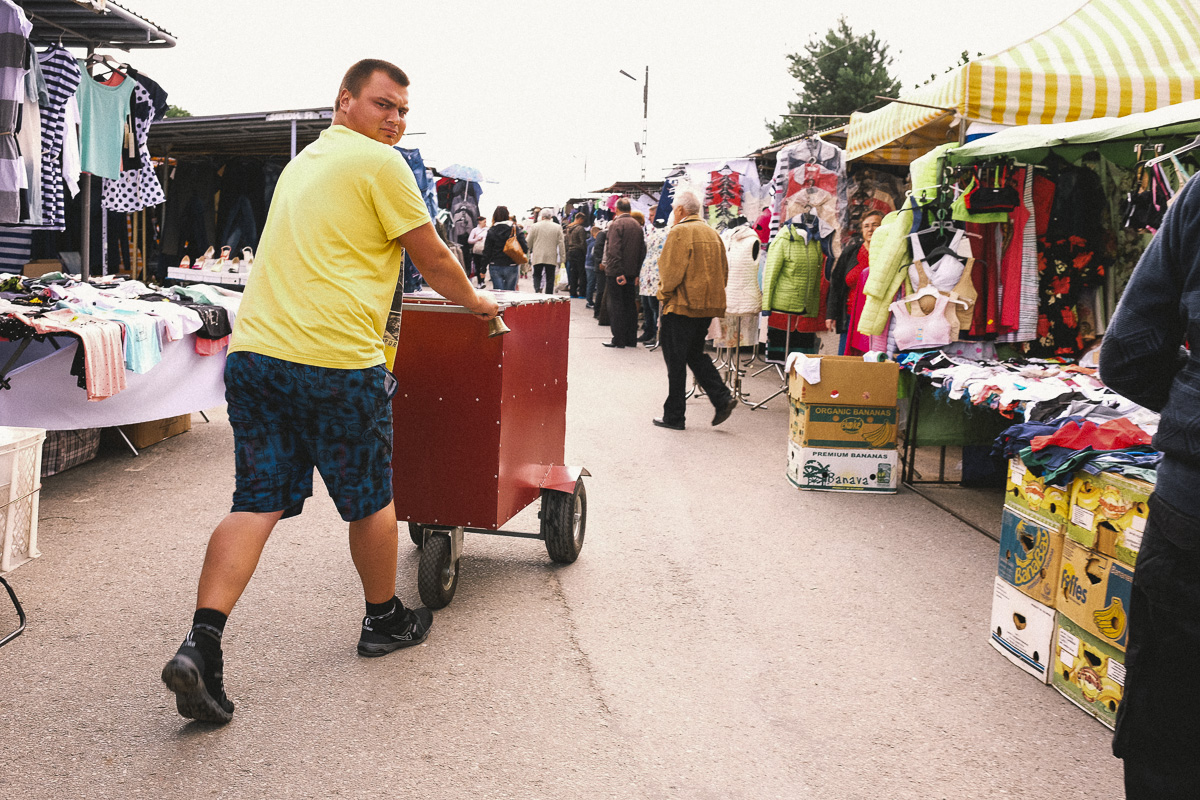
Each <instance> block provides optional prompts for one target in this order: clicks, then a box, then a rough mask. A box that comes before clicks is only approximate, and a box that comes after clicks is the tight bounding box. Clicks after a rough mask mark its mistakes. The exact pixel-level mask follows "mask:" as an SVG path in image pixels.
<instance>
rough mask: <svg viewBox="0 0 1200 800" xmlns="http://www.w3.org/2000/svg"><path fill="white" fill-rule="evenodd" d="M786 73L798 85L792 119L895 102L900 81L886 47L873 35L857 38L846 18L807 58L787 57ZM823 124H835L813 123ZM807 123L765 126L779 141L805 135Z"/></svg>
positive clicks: (814, 43) (808, 46) (812, 45)
mask: <svg viewBox="0 0 1200 800" xmlns="http://www.w3.org/2000/svg"><path fill="white" fill-rule="evenodd" d="M788 61H789V62H790V64H791V65H790V66H789V67H788V73H789V74H790V75H791V76H792V77H793V78H795V79H796V80H798V81H799V82H800V89H799V90H798V91H797V93H796V94H797V99H796V100H794V101H792V102H790V103H788V113H789V114H845V115H847V116H848V115H849V114H850V113H851V112H853V111H862V110H864V109H866V108H867V107H868V106H877V105H879V104H880V103H881V102H882V101H878V100H876V99H875V97H876V95H883V96H885V97H895V93H896V92H898V91H900V81H899V80H898V79H896V78H895V77H894V76H893V75H892V74H891V71H890V68H891V66H892V57H891V56H890V55H888V46H887V45H886V44H885V43H884V42H882V41H881V40H880V39H878V38H877V37H876V36H875V31H871V32H870V33H867V34H865V35H863V36H857V35H855V33H854V31H852V30H851V29H850V25H849V24H847V22H846V18H845V17H841V18H839V19H838V23H837V25H836V26H835V27H833V28H831V29H830V30H829V31H828V32H827V33H826V34H825V35H824V36H823V37H821V38H814V39H813V40H812V41H811V42H809V43H808V44H806V45H805V46H804V52H802V53H792V54H791V55H789V56H788ZM813 122H814V124H815V125H816V126H820V125H821V123H822V122H829V123H836V122H837V120H813ZM808 128H809V120H807V119H804V118H801V117H782V118H781V120H780V121H779V122H778V123H772V122H768V123H767V131H768V132H770V134H771V136H772V138H773V139H774V140H775V141H778V140H780V139H787V138H788V137H791V136H797V135H799V134H802V133H804V132H805V131H806V130H808Z"/></svg>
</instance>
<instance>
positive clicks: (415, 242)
mask: <svg viewBox="0 0 1200 800" xmlns="http://www.w3.org/2000/svg"><path fill="white" fill-rule="evenodd" d="M400 244H401V246H403V247H404V250H405V251H406V252H407V253H408V255H409V257H410V258H412V260H413V263H414V264H416V265H417V269H418V270H420V271H421V275H422V276H423V277H424V278H425V282H426V283H428V284H429V286H430V288H432V289H433V290H434V291H435V292H437V293H438V294H440V295H441V296H442V297H444V298H446V299H447V300H449V301H451V302H454V303H458V304H459V305H460V306H462V307H464V308H465V309H467V310H468V311H470V312H471V313H472V314H479V315H480V316H482V317H484V318H485V319H491V318H492V317H494V316H496V315H497V314H499V313H500V307H499V306H498V305H496V298H495V297H493V296H492V293H491V292H481V291H478V290H477V289H476V288H475V287H474V286H472V285H471V281H470V279H469V278H467V273H465V272H463V268H462V265H461V264H459V263H458V259H457V258H455V257H454V254H453V253H451V252H450V248H448V247H446V243H445V242H443V241H442V239H441V237H440V236H438V235H437V231H436V230H434V228H433V223H432V222H427V223H425V224H424V225H422V226H421V227H419V228H413V229H412V230H411V231H409V232H408V233H405V234H402V235H401V236H400Z"/></svg>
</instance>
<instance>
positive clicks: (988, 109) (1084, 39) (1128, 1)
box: [847, 0, 1200, 163]
mask: <svg viewBox="0 0 1200 800" xmlns="http://www.w3.org/2000/svg"><path fill="white" fill-rule="evenodd" d="M1197 98H1200V4H1197V3H1196V2H1194V0H1192V1H1189V0H1091V1H1090V2H1088V3H1087V4H1086V5H1084V6H1083V7H1082V8H1080V9H1079V10H1078V11H1076V12H1075V13H1074V14H1072V15H1071V16H1070V17H1068V18H1067V19H1066V20H1064V21H1063V22H1061V23H1059V24H1058V25H1055V26H1054V27H1053V28H1050V29H1049V30H1048V31H1046V32H1045V33H1042V34H1040V35H1038V36H1035V37H1033V38H1032V39H1029V40H1028V41H1025V42H1022V43H1021V44H1018V45H1016V46H1015V47H1011V48H1009V49H1007V50H1004V51H1002V52H1000V53H997V54H996V55H992V56H988V57H986V58H981V59H979V60H977V61H972V62H971V63H970V64H968V65H966V66H965V67H962V68H960V69H958V70H956V71H955V72H954V73H951V74H950V75H947V76H945V77H944V78H942V79H941V80H939V81H936V82H934V83H933V84H930V85H929V86H925V87H922V88H921V89H918V90H916V91H914V92H912V93H910V94H907V95H904V96H903V97H902V98H901V99H903V100H908V101H910V102H917V103H924V104H926V105H931V106H937V107H938V108H941V109H947V110H946V111H939V110H935V109H933V108H922V107H920V106H904V104H901V103H891V104H889V105H888V106H885V107H884V108H881V109H880V110H878V111H875V112H872V113H870V114H856V115H854V117H852V118H851V120H850V125H849V128H848V131H847V140H848V141H847V156H848V157H849V158H860V157H862V156H865V155H866V154H868V153H874V155H873V156H872V160H883V161H891V162H893V163H906V161H905V160H906V159H907V160H911V159H912V158H913V157H916V156H917V155H920V154H921V152H924V151H925V150H928V149H931V148H932V147H933V146H936V145H937V144H939V143H941V142H944V141H946V140H947V139H949V138H956V136H957V131H956V130H952V125H953V123H954V121H955V119H956V116H957V117H958V118H966V119H968V120H981V121H986V122H995V123H1001V124H1005V125H1028V124H1045V123H1051V122H1070V121H1073V120H1077V119H1092V118H1094V117H1120V116H1125V115H1126V114H1132V113H1136V112H1140V111H1150V110H1153V109H1155V108H1161V107H1163V106H1167V105H1173V104H1175V103H1180V102H1183V101H1186V100H1194V99H1197ZM923 129H927V130H923ZM881 149H883V151H882V152H878V151H880V150H881Z"/></svg>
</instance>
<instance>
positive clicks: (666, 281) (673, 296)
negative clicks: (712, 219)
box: [654, 191, 737, 431]
mask: <svg viewBox="0 0 1200 800" xmlns="http://www.w3.org/2000/svg"><path fill="white" fill-rule="evenodd" d="M672 213H673V215H674V219H675V227H673V228H672V229H671V232H670V233H668V234H667V241H666V244H664V245H663V250H662V255H661V256H659V259H658V272H659V277H660V279H661V281H662V285H661V287H660V288H659V290H658V299H659V301H660V302H661V304H662V320H661V322H660V323H659V333H658V341H659V344H660V345H662V352H663V360H664V361H665V362H666V363H667V401H666V402H665V403H663V415H662V416H661V417H659V418H657V419H655V420H654V424H655V425H657V426H658V427H660V428H671V429H672V430H677V431H681V430H683V427H684V415H685V413H686V411H687V397H686V395H687V371H688V369H689V368H690V369H691V370H692V374H693V375H694V376H695V377H696V382H697V383H699V384H700V388H702V389H703V390H704V393H705V394H706V395H708V399H709V400H710V401H712V404H713V407H714V408H716V412H717V413H716V414H715V415H714V416H713V421H712V424H713V425H720V424H721V423H722V422H724V421H725V420H727V419H729V415H730V414H732V413H733V409H734V408H736V407H737V398H736V397H734V396H733V393H732V392H730V391H729V387H727V386H726V385H725V382H724V381H722V380H721V374H720V373H719V372H717V368H716V367H715V366H713V362H712V359H711V358H709V357H708V354H706V353H705V352H704V339H705V336H706V334H707V333H708V326H709V324H710V323H711V322H712V319H713V317H723V316H725V281H726V280H727V279H728V278H729V261H728V259H727V258H726V256H725V243H724V242H722V241H721V237H720V235H719V234H718V233H717V232H716V231H714V230H713V229H712V228H710V227H709V226H708V225H707V224H706V223H705V222H704V221H703V220H701V219H700V198H699V197H697V196H696V195H695V194H694V193H692V192H689V191H682V192H680V193H679V194H677V195H676V196H675V207H674V211H673V212H672Z"/></svg>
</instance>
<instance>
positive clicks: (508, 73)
mask: <svg viewBox="0 0 1200 800" xmlns="http://www.w3.org/2000/svg"><path fill="white" fill-rule="evenodd" d="M123 5H125V6H126V7H127V8H129V9H131V10H132V11H134V12H136V13H139V14H141V15H142V16H145V17H147V18H148V19H150V20H152V21H153V22H155V23H157V24H159V25H161V26H162V27H163V28H164V29H165V30H167V31H169V32H171V33H172V34H173V35H174V36H175V37H176V39H178V41H179V46H178V47H176V48H173V49H170V50H161V51H148V50H139V51H134V52H133V53H131V54H130V55H129V56H128V60H129V61H130V63H132V64H133V65H134V66H135V67H138V68H139V69H141V70H142V71H144V72H145V73H146V74H147V75H149V76H151V77H153V78H154V79H155V80H157V81H158V82H159V83H161V84H162V86H163V87H164V88H165V89H166V90H167V91H168V92H169V93H170V102H172V103H174V104H176V105H179V106H182V107H183V108H186V109H187V110H188V111H190V112H191V113H192V114H195V115H209V114H233V113H244V112H252V111H278V110H284V109H293V108H309V107H316V106H329V105H331V104H332V102H333V99H334V96H335V94H336V90H337V86H338V83H339V81H340V80H341V77H342V74H343V73H344V72H345V70H346V68H347V67H348V66H349V65H350V64H351V63H353V62H354V61H356V60H358V59H360V58H367V57H375V58H384V59H387V60H389V61H393V62H395V63H396V64H398V65H399V66H400V67H402V68H403V69H404V70H405V71H406V72H407V73H408V75H409V77H410V79H411V80H412V86H411V88H410V104H411V109H412V110H411V113H410V115H409V123H408V130H409V131H410V132H415V131H421V132H424V135H420V136H412V137H411V138H410V137H407V136H406V137H405V139H404V140H403V141H402V144H403V145H404V146H406V147H419V148H420V149H421V152H422V154H423V155H424V156H425V158H426V161H427V162H428V163H430V164H432V165H434V166H436V165H448V164H451V163H455V162H458V163H462V164H466V165H469V166H473V167H475V168H477V169H479V170H480V171H481V172H482V173H483V175H484V178H485V179H486V180H487V181H494V183H491V182H489V183H486V184H485V185H484V194H483V199H482V205H483V208H484V210H485V211H486V212H490V210H491V209H492V207H494V206H495V205H497V204H505V205H508V206H509V207H510V208H512V209H514V210H516V209H525V208H528V207H529V206H532V205H543V204H554V205H558V204H561V203H562V202H564V201H565V200H566V199H567V198H568V197H571V196H574V195H576V194H579V193H581V192H586V191H590V190H594V189H598V188H602V187H604V186H608V185H609V184H611V183H613V182H614V181H617V180H635V179H637V178H638V177H639V175H640V160H639V158H638V156H637V154H636V153H635V152H634V147H633V143H634V142H635V141H637V140H639V139H640V138H641V130H642V91H641V78H642V76H643V74H644V70H645V68H646V66H647V65H648V66H649V67H650V103H649V109H650V114H649V137H648V141H649V145H648V148H647V160H646V174H647V178H648V179H653V178H661V177H662V176H663V175H664V174H665V171H666V169H667V168H668V167H670V165H671V164H673V163H675V162H677V161H681V160H688V159H693V160H697V159H713V158H730V157H737V156H741V155H745V154H746V153H748V152H750V151H752V150H754V149H757V148H758V147H761V146H762V145H765V144H767V143H768V142H769V141H770V136H769V135H768V134H767V132H766V127H765V124H764V121H765V120H766V119H768V118H772V119H774V118H775V117H776V116H777V115H778V114H781V113H785V112H786V111H787V108H786V104H787V102H788V101H789V100H790V99H793V98H794V96H795V92H796V88H797V83H796V82H795V80H794V79H792V78H791V77H790V76H789V75H788V73H787V66H788V62H787V55H788V54H789V53H795V52H800V51H801V50H802V48H803V46H804V44H805V43H806V42H808V41H810V40H811V39H812V38H813V37H814V36H823V35H824V34H825V32H826V31H828V30H829V28H831V27H832V26H833V25H835V24H836V22H837V17H838V16H839V14H844V15H845V16H846V18H847V20H848V22H849V23H850V26H851V28H852V29H853V30H854V31H855V32H858V33H865V32H867V31H870V30H874V31H875V32H876V34H877V35H878V36H879V37H880V38H881V39H882V40H883V41H884V42H886V43H887V44H888V46H889V48H890V52H891V54H892V55H893V57H894V60H895V63H894V65H893V72H894V73H895V74H896V75H898V76H899V77H900V79H901V80H902V82H903V85H904V88H905V89H911V88H912V87H913V86H914V85H915V84H918V83H920V82H923V81H924V80H926V79H928V77H929V75H930V74H931V73H939V74H940V73H942V72H943V71H945V69H946V68H947V67H948V66H950V65H951V64H953V63H955V62H956V61H957V60H958V56H959V54H960V53H961V52H962V51H963V50H968V51H970V53H971V54H972V55H974V54H975V53H977V52H983V53H984V54H991V53H994V52H996V51H999V50H1003V49H1006V48H1008V47H1011V46H1012V45H1015V44H1017V43H1019V42H1022V41H1024V40H1025V39H1028V38H1029V37H1031V36H1034V35H1036V34H1038V33H1040V32H1042V31H1043V30H1045V29H1046V28H1049V27H1051V26H1053V25H1055V24H1057V23H1058V22H1060V21H1061V20H1062V19H1064V18H1065V17H1067V16H1069V15H1070V14H1071V13H1073V12H1074V11H1075V10H1076V9H1077V8H1079V7H1080V6H1081V5H1082V0H1005V1H1004V2H995V1H994V0H991V1H989V2H982V1H981V0H906V2H896V1H895V0H886V1H885V0H859V2H857V3H854V4H852V5H851V4H843V3H838V2H828V1H826V2H810V1H809V0H792V1H791V2H774V1H773V0H772V1H764V0H760V2H756V3H745V2H714V1H713V0H691V2H673V3H664V2H658V1H657V0H643V2H641V3H610V4H604V3H594V4H585V3H574V4H552V3H544V2H536V3H535V2H523V1H522V0H514V1H513V2H505V3H499V2H481V1H480V0H458V1H457V2H436V1H435V2H421V3H411V2H396V0H391V1H390V2H385V1H382V0H361V1H359V2H356V1H355V0H341V1H340V2H336V3H335V2H325V3H318V2H298V1H296V0H287V1H286V2H285V1H284V0H236V1H235V0H204V1H203V2H185V3H181V2H179V0H125V2H123ZM622 69H623V70H625V71H626V72H628V73H630V74H632V75H634V76H635V77H636V78H638V81H637V82H635V81H632V80H630V79H628V78H626V77H624V76H622V75H621V74H620V72H619V70H622Z"/></svg>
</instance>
